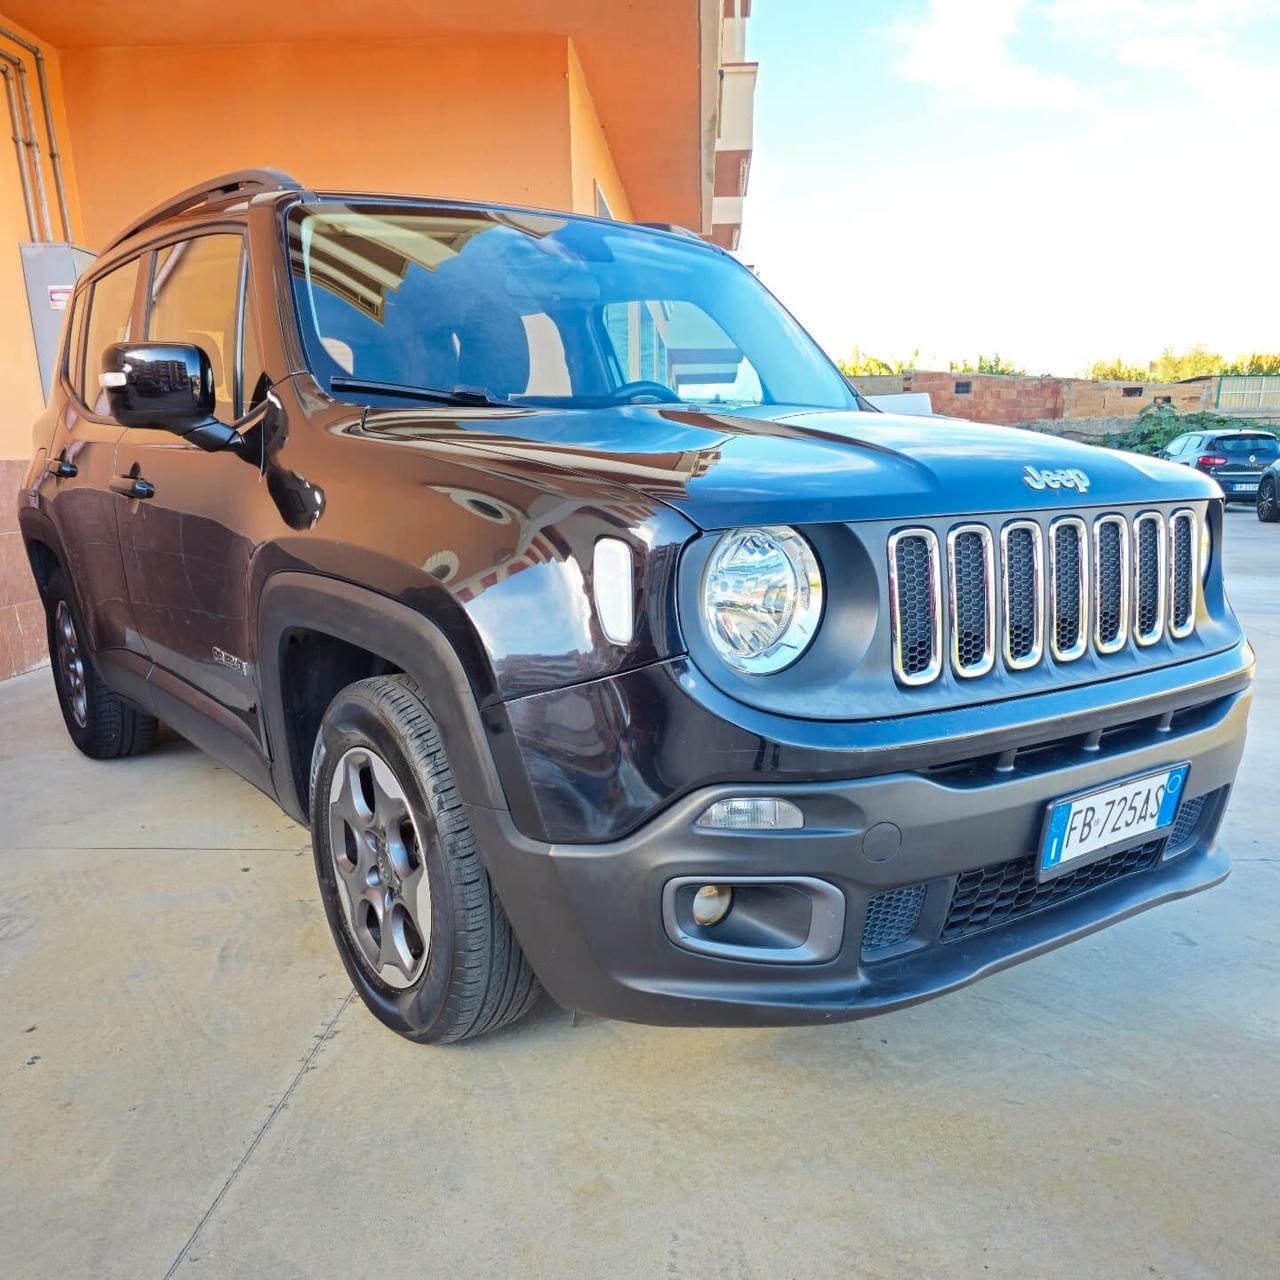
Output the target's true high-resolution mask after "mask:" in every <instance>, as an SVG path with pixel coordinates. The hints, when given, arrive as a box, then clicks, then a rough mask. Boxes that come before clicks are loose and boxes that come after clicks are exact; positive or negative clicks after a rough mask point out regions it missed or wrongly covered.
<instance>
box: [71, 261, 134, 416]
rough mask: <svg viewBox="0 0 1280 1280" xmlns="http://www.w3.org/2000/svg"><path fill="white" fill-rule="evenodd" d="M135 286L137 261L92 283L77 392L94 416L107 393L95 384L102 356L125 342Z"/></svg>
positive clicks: (103, 407)
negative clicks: (117, 343) (109, 348)
mask: <svg viewBox="0 0 1280 1280" xmlns="http://www.w3.org/2000/svg"><path fill="white" fill-rule="evenodd" d="M137 283H138V260H137V259H136V258H135V259H134V260H133V261H132V262H130V263H128V264H127V265H126V266H123V267H117V268H116V269H115V270H114V271H109V272H107V274H106V275H105V276H101V277H100V278H99V279H97V280H95V281H94V282H93V293H92V295H91V296H90V299H89V337H88V341H87V342H86V343H85V349H84V363H83V365H82V366H81V370H80V378H79V381H78V383H77V390H78V391H79V392H80V398H81V399H82V400H83V401H84V402H85V404H91V405H92V406H93V411H94V413H106V412H107V393H106V392H105V391H103V390H102V388H101V387H100V386H99V384H98V374H99V373H101V372H102V353H103V352H104V351H106V349H107V348H108V347H109V346H111V344H112V343H114V342H128V341H129V337H130V330H131V328H132V322H133V295H134V290H135V289H136V287H137Z"/></svg>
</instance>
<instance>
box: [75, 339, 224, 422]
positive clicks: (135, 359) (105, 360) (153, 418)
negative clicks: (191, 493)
mask: <svg viewBox="0 0 1280 1280" xmlns="http://www.w3.org/2000/svg"><path fill="white" fill-rule="evenodd" d="M98 381H99V384H100V385H101V387H102V389H103V390H104V391H105V392H106V393H107V404H108V406H109V409H110V413H111V416H112V417H113V418H115V420H116V421H117V422H119V423H120V424H121V425H122V426H126V427H158V428H159V429H160V430H162V431H172V432H173V433H174V434H175V435H180V436H185V435H188V434H189V433H190V432H191V431H193V430H195V428H197V427H199V426H203V425H204V424H206V423H208V422H209V421H210V420H211V419H213V408H214V403H215V401H214V384H213V366H212V365H211V364H210V363H209V357H208V355H206V354H205V352H204V351H203V350H202V349H201V348H200V347H197V346H193V345H191V344H190V343H185V342H117V343H115V344H114V345H112V346H109V347H108V348H107V349H106V350H105V351H104V352H103V353H102V372H101V373H100V374H99V375H98Z"/></svg>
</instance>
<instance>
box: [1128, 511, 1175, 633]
mask: <svg viewBox="0 0 1280 1280" xmlns="http://www.w3.org/2000/svg"><path fill="white" fill-rule="evenodd" d="M1165 562H1166V556H1165V532H1164V516H1162V515H1161V514H1160V512H1158V511H1144V512H1143V513H1142V515H1140V516H1138V517H1137V518H1136V519H1135V520H1134V522H1133V577H1134V587H1133V638H1134V639H1135V640H1136V641H1137V642H1138V643H1139V644H1140V645H1150V644H1155V642H1156V641H1157V640H1159V639H1160V637H1161V636H1162V635H1163V634H1164V616H1165V599H1166V595H1167V592H1166V590H1165V587H1166V581H1165Z"/></svg>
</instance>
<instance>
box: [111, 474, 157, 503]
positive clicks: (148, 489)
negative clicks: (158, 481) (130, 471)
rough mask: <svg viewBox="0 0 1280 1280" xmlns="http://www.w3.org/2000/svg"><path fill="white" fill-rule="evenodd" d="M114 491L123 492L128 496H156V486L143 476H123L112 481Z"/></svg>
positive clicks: (112, 490)
mask: <svg viewBox="0 0 1280 1280" xmlns="http://www.w3.org/2000/svg"><path fill="white" fill-rule="evenodd" d="M111 492H112V493H122V494H124V496H125V497H126V498H154V497H155V496H156V487H155V485H153V484H152V483H151V481H150V480H143V479H142V477H141V476H123V477H122V478H121V479H119V480H113V481H112V482H111Z"/></svg>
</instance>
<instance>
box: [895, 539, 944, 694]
mask: <svg viewBox="0 0 1280 1280" xmlns="http://www.w3.org/2000/svg"><path fill="white" fill-rule="evenodd" d="M939 577H940V573H939V565H938V538H937V535H936V534H935V533H934V532H933V530H932V529H904V530H902V531H901V532H899V533H895V534H894V535H893V536H892V537H891V538H890V539H889V607H890V612H891V614H892V617H893V631H894V655H893V665H894V671H895V673H896V674H897V677H898V679H899V680H900V681H902V683H903V684H926V683H927V682H928V681H930V680H933V679H934V678H935V677H936V676H937V674H938V672H939V671H940V670H941V669H942V596H941V592H940V590H939Z"/></svg>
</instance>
